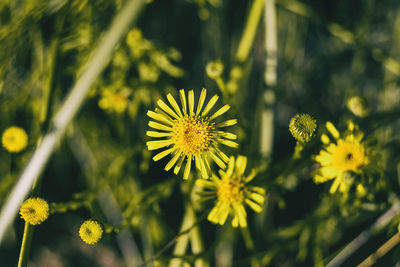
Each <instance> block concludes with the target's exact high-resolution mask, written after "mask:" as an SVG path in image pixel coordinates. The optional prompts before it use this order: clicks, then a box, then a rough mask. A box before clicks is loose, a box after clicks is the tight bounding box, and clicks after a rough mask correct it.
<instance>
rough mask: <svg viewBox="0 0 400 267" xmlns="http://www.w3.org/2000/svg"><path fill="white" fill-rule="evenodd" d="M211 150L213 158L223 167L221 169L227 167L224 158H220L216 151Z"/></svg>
mask: <svg viewBox="0 0 400 267" xmlns="http://www.w3.org/2000/svg"><path fill="white" fill-rule="evenodd" d="M209 152H210V156H211V158H212V159H213V160H214V161H215V163H217V165H218V166H219V167H220V168H221V169H225V168H226V164H225V163H224V162H223V161H222V159H220V158H219V157H218V156H217V155H216V154H214V152H212V151H211V150H210V151H209Z"/></svg>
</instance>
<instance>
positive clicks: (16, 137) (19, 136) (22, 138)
mask: <svg viewBox="0 0 400 267" xmlns="http://www.w3.org/2000/svg"><path fill="white" fill-rule="evenodd" d="M1 143H2V144H3V147H4V148H5V149H7V151H8V152H11V153H17V152H20V151H21V150H23V149H24V148H25V147H26V146H27V145H28V135H27V134H26V132H25V130H24V129H22V128H20V127H17V126H11V127H9V128H7V129H6V130H5V131H4V132H3V136H2V137H1Z"/></svg>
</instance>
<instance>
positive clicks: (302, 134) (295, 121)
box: [289, 114, 317, 143]
mask: <svg viewBox="0 0 400 267" xmlns="http://www.w3.org/2000/svg"><path fill="white" fill-rule="evenodd" d="M316 128H317V123H316V121H315V120H314V119H313V118H312V117H311V116H310V115H308V114H296V116H294V117H293V118H292V119H291V120H290V124H289V130H290V132H291V133H292V135H293V137H294V138H295V139H296V140H297V141H299V142H302V143H306V142H308V141H310V140H311V137H312V136H313V134H314V132H315V129H316Z"/></svg>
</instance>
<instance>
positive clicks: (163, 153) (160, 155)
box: [153, 147, 176, 161]
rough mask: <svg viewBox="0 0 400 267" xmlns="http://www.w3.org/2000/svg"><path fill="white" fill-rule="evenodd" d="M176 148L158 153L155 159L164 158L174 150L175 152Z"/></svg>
mask: <svg viewBox="0 0 400 267" xmlns="http://www.w3.org/2000/svg"><path fill="white" fill-rule="evenodd" d="M174 150H176V148H175V147H172V148H170V149H167V150H164V151H162V152H160V153H158V154H157V155H155V156H154V157H153V160H154V161H158V160H160V159H162V158H163V157H165V156H166V155H168V154H171V153H172V152H174Z"/></svg>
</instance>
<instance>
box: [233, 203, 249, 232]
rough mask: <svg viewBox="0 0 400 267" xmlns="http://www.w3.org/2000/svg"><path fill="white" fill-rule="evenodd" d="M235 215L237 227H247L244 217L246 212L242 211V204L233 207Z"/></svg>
mask: <svg viewBox="0 0 400 267" xmlns="http://www.w3.org/2000/svg"><path fill="white" fill-rule="evenodd" d="M233 208H234V210H235V213H236V215H237V217H238V219H239V226H240V227H247V221H246V217H247V213H246V210H245V209H244V207H243V205H242V204H236V205H234V206H233Z"/></svg>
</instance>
